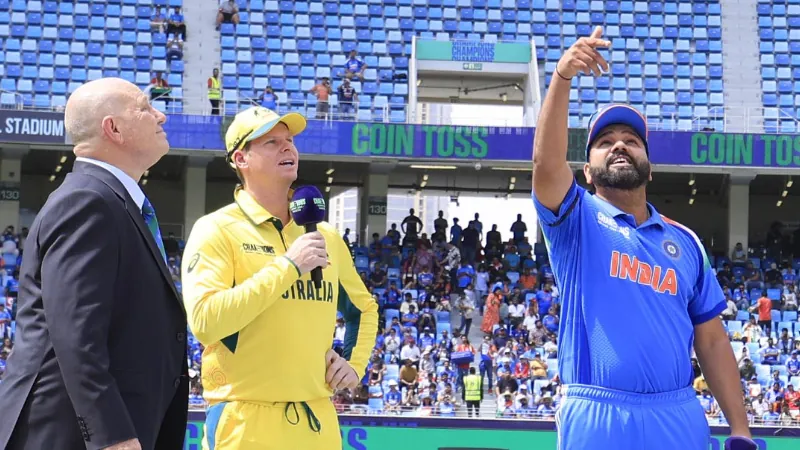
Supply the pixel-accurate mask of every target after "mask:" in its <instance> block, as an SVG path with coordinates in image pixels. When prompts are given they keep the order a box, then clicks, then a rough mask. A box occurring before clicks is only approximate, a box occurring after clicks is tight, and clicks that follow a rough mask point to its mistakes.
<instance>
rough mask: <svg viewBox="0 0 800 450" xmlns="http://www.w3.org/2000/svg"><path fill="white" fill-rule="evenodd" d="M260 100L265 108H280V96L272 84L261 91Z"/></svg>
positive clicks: (274, 109) (275, 109)
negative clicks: (276, 93)
mask: <svg viewBox="0 0 800 450" xmlns="http://www.w3.org/2000/svg"><path fill="white" fill-rule="evenodd" d="M214 70H217V69H214ZM258 101H259V102H260V103H261V106H263V107H264V108H267V109H271V110H273V111H277V110H278V96H277V95H275V92H274V91H273V90H272V87H270V86H267V87H265V88H264V92H262V93H261V96H259V98H258Z"/></svg>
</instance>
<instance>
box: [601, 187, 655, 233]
mask: <svg viewBox="0 0 800 450" xmlns="http://www.w3.org/2000/svg"><path fill="white" fill-rule="evenodd" d="M593 196H594V197H595V198H596V199H597V200H598V201H599V205H600V207H601V208H602V209H603V210H604V211H605V212H606V213H607V214H609V215H610V216H611V217H615V218H616V217H624V218H626V219H627V221H628V222H629V223H630V224H635V223H636V221H635V220H634V218H633V215H632V214H628V213H626V212H625V211H622V210H621V209H619V208H617V207H616V206H614V205H612V204H611V203H608V202H607V201H605V200H603V199H602V198H600V197H598V196H597V195H596V194H593ZM647 211H648V212H649V213H650V217H649V218H648V219H647V220H645V221H644V223H642V224H641V225H639V226H638V227H636V228H646V227H649V226H651V225H655V226H657V227H660V228H662V229H663V228H665V226H664V220H663V219H662V218H661V214H659V213H658V211H657V210H656V208H655V206H653V205H651V204H650V202H648V203H647Z"/></svg>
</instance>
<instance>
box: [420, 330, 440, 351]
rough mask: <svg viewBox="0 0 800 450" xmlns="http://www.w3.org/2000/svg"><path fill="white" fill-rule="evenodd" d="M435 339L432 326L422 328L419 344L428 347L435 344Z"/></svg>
mask: <svg viewBox="0 0 800 450" xmlns="http://www.w3.org/2000/svg"><path fill="white" fill-rule="evenodd" d="M435 341H436V337H435V336H434V335H433V332H432V331H431V327H425V328H424V329H423V330H422V334H421V335H420V336H419V346H420V347H422V348H428V347H429V346H433V344H435Z"/></svg>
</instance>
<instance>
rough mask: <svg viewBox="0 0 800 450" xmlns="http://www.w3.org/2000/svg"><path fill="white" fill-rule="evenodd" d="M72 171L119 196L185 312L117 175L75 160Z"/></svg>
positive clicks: (170, 277) (139, 213)
mask: <svg viewBox="0 0 800 450" xmlns="http://www.w3.org/2000/svg"><path fill="white" fill-rule="evenodd" d="M73 171H74V172H79V173H84V174H87V175H90V176H93V177H95V178H97V179H98V180H100V181H102V182H103V183H105V184H106V185H108V187H110V188H111V189H112V190H113V191H114V192H115V193H116V194H117V196H118V197H120V199H121V200H122V201H123V203H124V205H125V209H126V210H127V211H128V215H129V216H130V217H131V220H133V223H134V224H136V229H137V230H139V234H141V236H142V238H143V239H144V241H145V243H147V248H148V249H149V250H150V254H151V255H152V256H153V259H155V262H156V264H158V268H159V270H160V271H161V275H162V276H163V277H164V281H166V282H167V284H168V285H169V287H170V289H172V294H173V295H174V296H175V300H176V301H177V302H178V304H179V305H180V307H181V311H183V312H184V314H186V310H185V309H184V306H183V302H182V301H181V296H180V294H178V290H177V288H176V287H175V282H173V281H172V274H170V272H169V268H168V267H167V263H166V261H164V258H163V257H162V256H161V251H160V250H159V249H158V245H157V244H156V240H155V238H154V237H153V234H152V233H150V229H149V228H147V224H146V223H145V222H144V216H142V211H141V209H139V205H137V204H136V203H135V202H134V201H133V199H132V198H131V196H130V194H129V193H128V191H127V189H125V187H124V186H123V185H122V183H121V182H120V181H119V180H118V179H117V177H115V176H114V174H112V173H111V172H109V171H108V170H106V169H104V168H102V167H100V166H96V165H94V164H91V163H85V162H76V163H75V165H74V168H73Z"/></svg>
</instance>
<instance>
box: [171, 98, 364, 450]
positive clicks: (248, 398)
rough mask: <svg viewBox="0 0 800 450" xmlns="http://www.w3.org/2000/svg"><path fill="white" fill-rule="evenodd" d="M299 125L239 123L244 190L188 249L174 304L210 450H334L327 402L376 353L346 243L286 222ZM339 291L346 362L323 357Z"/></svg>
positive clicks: (250, 119)
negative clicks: (197, 345) (192, 359)
mask: <svg viewBox="0 0 800 450" xmlns="http://www.w3.org/2000/svg"><path fill="white" fill-rule="evenodd" d="M305 126H306V121H305V118H303V116H301V115H299V114H294V113H291V114H287V115H285V116H278V115H277V114H276V113H275V112H273V111H271V110H269V109H266V108H262V107H255V108H250V109H247V110H245V111H243V112H241V113H239V114H237V115H236V117H235V119H234V121H233V123H231V125H230V128H229V129H228V131H227V133H226V136H225V144H226V147H227V154H228V156H227V160H228V162H229V164H230V165H231V167H232V168H233V169H234V170H236V172H237V175H238V176H239V179H240V180H241V181H242V185H241V186H238V187H237V188H236V190H235V192H234V200H235V201H234V202H233V203H231V204H230V205H228V206H225V207H223V208H221V209H219V210H217V211H215V212H213V213H211V214H208V215H206V216H204V217H202V218H201V219H200V220H198V221H197V223H196V224H195V225H194V228H193V229H192V232H191V235H190V236H189V239H188V241H187V243H186V249H185V251H184V255H185V257H184V262H183V267H182V272H183V273H182V281H183V297H184V302H185V304H186V311H187V315H188V318H189V326H190V328H191V330H192V332H193V333H194V335H195V336H196V337H197V339H198V340H199V341H200V342H201V343H202V344H203V345H205V347H206V348H205V351H204V352H203V360H202V363H203V365H202V382H203V387H204V397H205V399H206V401H207V402H208V404H209V407H208V410H207V412H206V424H205V437H204V442H203V448H204V449H207V450H234V449H235V450H251V449H252V450H256V449H258V450H262V449H263V450H266V449H276V450H277V449H280V450H287V449H303V450H317V449H319V450H334V449H335V450H340V449H341V448H342V442H341V437H340V433H339V424H338V419H337V416H336V411H335V409H334V407H333V404H332V403H331V401H330V397H331V395H332V394H333V392H334V390H337V389H343V388H353V387H355V386H357V385H358V384H359V382H360V379H361V378H362V376H363V375H364V373H365V370H366V365H367V360H368V358H369V356H370V352H371V350H372V347H373V345H374V340H375V332H376V330H377V326H378V305H377V304H376V303H375V301H374V300H373V299H372V297H371V296H370V294H369V292H368V291H367V289H366V287H365V286H364V284H363V282H362V281H361V279H360V278H359V276H358V273H357V272H356V270H355V267H354V265H353V261H352V258H351V256H350V251H349V249H348V248H347V245H346V244H345V243H344V240H343V239H342V238H341V237H340V236H339V234H338V233H337V231H336V230H335V229H334V228H333V227H332V226H331V225H330V224H328V223H325V222H323V223H320V224H319V225H318V231H317V232H314V233H305V230H304V228H303V227H301V226H299V225H297V224H295V223H294V222H293V221H292V220H291V216H290V215H289V198H290V196H291V190H290V186H291V184H292V183H293V182H294V181H295V180H296V178H297V166H298V160H299V155H298V152H297V149H296V148H295V145H294V142H293V137H294V136H295V135H297V134H298V133H300V132H301V131H303V129H304V128H305ZM315 267H322V268H323V270H322V273H323V282H322V287H321V288H320V289H316V288H315V287H314V284H313V282H312V281H311V277H310V275H309V273H310V272H311V270H312V269H313V268H315ZM340 288H343V290H344V292H345V293H346V294H347V297H349V299H350V301H351V303H352V305H353V306H355V308H357V309H358V310H360V312H361V314H360V320H359V324H358V327H357V332H356V333H357V338H356V342H355V345H354V346H353V349H352V353H351V355H350V359H349V361H348V360H346V359H344V358H342V357H340V356H339V355H337V354H336V353H335V352H334V351H333V350H332V349H331V344H332V339H333V330H334V326H335V320H336V312H337V303H338V297H339V290H340ZM355 328H356V327H354V329H355Z"/></svg>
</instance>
